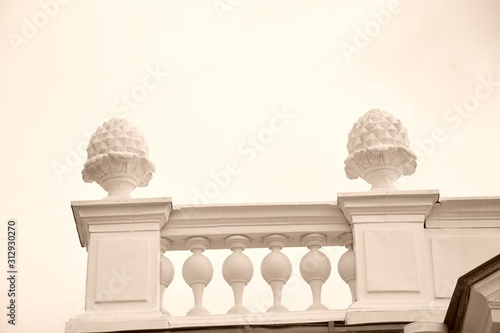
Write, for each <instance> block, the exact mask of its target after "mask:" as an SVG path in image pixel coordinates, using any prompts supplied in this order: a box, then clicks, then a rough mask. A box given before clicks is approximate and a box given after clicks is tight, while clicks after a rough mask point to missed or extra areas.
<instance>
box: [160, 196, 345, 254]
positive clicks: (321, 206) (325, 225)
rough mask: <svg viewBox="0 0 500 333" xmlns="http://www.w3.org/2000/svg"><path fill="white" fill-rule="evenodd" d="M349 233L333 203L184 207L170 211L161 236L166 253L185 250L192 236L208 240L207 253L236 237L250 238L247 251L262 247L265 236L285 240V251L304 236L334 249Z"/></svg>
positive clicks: (342, 217)
mask: <svg viewBox="0 0 500 333" xmlns="http://www.w3.org/2000/svg"><path fill="white" fill-rule="evenodd" d="M349 230H350V225H349V222H348V221H347V220H346V219H345V217H344V214H343V213H342V211H341V210H340V209H339V208H338V206H337V205H335V203H334V202H316V203H279V204H231V205H203V206H195V205H185V206H179V207H177V208H174V209H173V210H172V212H171V214H170V217H169V219H168V222H167V223H166V224H165V226H164V227H163V228H162V230H161V235H162V237H165V238H168V239H169V240H170V241H172V247H171V248H170V250H185V249H186V248H185V246H184V240H185V239H186V238H188V237H190V236H193V235H194V234H196V235H203V236H206V237H208V238H210V240H211V243H210V249H226V248H227V247H226V246H225V244H224V238H226V237H228V236H231V235H236V234H242V235H245V236H247V237H249V238H250V241H249V245H248V248H262V247H265V246H264V245H263V243H262V239H263V237H264V236H266V235H268V234H283V235H285V236H287V237H288V242H287V247H303V246H304V244H303V243H302V242H301V240H300V237H302V236H303V235H304V234H307V233H310V232H317V233H322V234H325V235H328V237H327V240H326V243H325V244H324V246H338V245H341V244H340V242H339V240H338V236H340V235H341V234H343V233H345V232H349Z"/></svg>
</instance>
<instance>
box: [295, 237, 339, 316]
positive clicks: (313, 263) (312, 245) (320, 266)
mask: <svg viewBox="0 0 500 333" xmlns="http://www.w3.org/2000/svg"><path fill="white" fill-rule="evenodd" d="M300 240H301V241H302V243H304V245H305V246H307V248H308V249H309V250H310V251H309V252H308V253H307V254H306V255H305V256H304V257H303V258H302V260H301V261H300V275H302V278H303V279H304V280H305V281H306V282H307V283H308V284H309V286H310V287H311V292H312V297H313V304H312V305H311V306H310V307H309V308H308V309H307V310H327V307H326V306H324V305H323V304H321V289H322V287H323V284H324V283H325V281H326V280H327V279H328V278H329V277H330V272H331V270H332V265H331V264H330V260H329V259H328V257H327V256H326V255H325V254H324V253H323V252H320V251H319V249H320V248H321V247H322V246H323V244H325V243H326V236H325V235H323V234H319V233H311V234H307V235H304V236H302V238H301V239H300Z"/></svg>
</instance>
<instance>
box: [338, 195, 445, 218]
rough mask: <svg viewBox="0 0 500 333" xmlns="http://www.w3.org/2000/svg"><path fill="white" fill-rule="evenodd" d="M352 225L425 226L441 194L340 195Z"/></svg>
mask: <svg viewBox="0 0 500 333" xmlns="http://www.w3.org/2000/svg"><path fill="white" fill-rule="evenodd" d="M337 198H338V199H337V202H338V206H339V207H340V209H341V210H342V212H343V213H344V215H345V217H346V218H347V220H348V221H349V223H351V224H353V223H376V222H382V223H391V222H421V223H423V222H424V221H425V218H426V217H427V216H428V215H429V214H430V212H431V210H432V208H433V206H434V204H435V203H436V202H438V200H439V191H438V190H425V191H397V190H396V191H387V192H375V191H373V192H352V193H338V197H337Z"/></svg>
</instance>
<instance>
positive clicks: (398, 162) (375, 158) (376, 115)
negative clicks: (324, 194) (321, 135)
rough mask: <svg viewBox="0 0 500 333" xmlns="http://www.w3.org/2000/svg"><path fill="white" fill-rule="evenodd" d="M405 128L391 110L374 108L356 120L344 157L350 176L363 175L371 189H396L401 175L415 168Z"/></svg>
mask: <svg viewBox="0 0 500 333" xmlns="http://www.w3.org/2000/svg"><path fill="white" fill-rule="evenodd" d="M409 147H410V141H409V139H408V135H407V131H406V128H405V127H404V126H403V125H402V124H401V121H399V119H396V118H394V117H393V116H392V115H390V114H389V113H387V112H385V111H382V110H379V109H373V110H370V111H368V112H367V113H365V114H364V115H363V116H362V117H360V118H359V120H358V121H357V122H356V123H354V126H353V127H352V129H351V131H350V132H349V139H348V142H347V150H348V151H349V156H348V157H347V159H346V160H345V162H344V163H345V172H346V175H347V178H349V179H356V178H358V177H361V178H363V179H364V180H366V181H367V182H368V183H369V184H371V185H372V190H376V191H384V190H391V189H394V188H395V187H394V183H395V182H396V181H397V180H398V179H399V177H401V176H402V175H405V176H407V175H411V174H413V173H414V172H415V168H416V165H417V164H416V156H415V154H414V153H413V152H412V151H411V150H410V148H409Z"/></svg>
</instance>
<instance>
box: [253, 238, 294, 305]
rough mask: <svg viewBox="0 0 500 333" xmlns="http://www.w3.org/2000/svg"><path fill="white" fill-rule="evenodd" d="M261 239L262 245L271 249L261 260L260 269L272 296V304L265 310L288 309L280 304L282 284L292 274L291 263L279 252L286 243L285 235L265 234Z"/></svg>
mask: <svg viewBox="0 0 500 333" xmlns="http://www.w3.org/2000/svg"><path fill="white" fill-rule="evenodd" d="M263 241H264V245H265V246H267V247H268V248H269V249H270V250H271V253H269V254H268V255H267V256H266V257H265V258H264V260H262V264H261V266H260V270H261V273H262V277H263V278H264V280H266V282H267V283H269V285H270V286H271V289H272V291H273V297H274V304H273V305H272V306H271V307H270V308H269V309H268V310H267V311H269V312H284V311H288V309H287V308H286V307H285V306H284V305H282V304H281V293H282V290H283V286H284V285H285V283H286V282H287V281H288V279H289V278H290V276H291V275H292V263H291V262H290V259H288V257H287V256H286V255H285V254H283V253H281V252H280V250H281V249H282V248H283V247H284V246H285V245H286V243H287V237H286V236H283V235H279V234H272V235H267V236H265V237H264V240H263Z"/></svg>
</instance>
